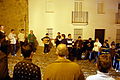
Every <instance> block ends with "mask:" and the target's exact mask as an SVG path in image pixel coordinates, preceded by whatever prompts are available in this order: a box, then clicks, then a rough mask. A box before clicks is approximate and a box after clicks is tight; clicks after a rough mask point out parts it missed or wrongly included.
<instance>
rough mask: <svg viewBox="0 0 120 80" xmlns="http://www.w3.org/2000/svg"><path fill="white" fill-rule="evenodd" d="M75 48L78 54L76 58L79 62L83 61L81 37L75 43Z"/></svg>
mask: <svg viewBox="0 0 120 80" xmlns="http://www.w3.org/2000/svg"><path fill="white" fill-rule="evenodd" d="M74 48H75V51H74V53H75V54H76V57H77V59H78V60H81V59H82V58H81V55H82V52H83V50H82V48H83V41H82V39H81V36H79V37H78V39H77V40H76V41H75V43H74Z"/></svg>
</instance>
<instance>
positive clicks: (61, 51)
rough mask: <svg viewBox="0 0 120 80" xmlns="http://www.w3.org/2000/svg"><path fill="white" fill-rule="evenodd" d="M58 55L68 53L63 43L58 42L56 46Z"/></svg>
mask: <svg viewBox="0 0 120 80" xmlns="http://www.w3.org/2000/svg"><path fill="white" fill-rule="evenodd" d="M57 54H58V56H61V57H64V56H67V55H68V49H67V46H66V45H65V44H59V45H58V47H57Z"/></svg>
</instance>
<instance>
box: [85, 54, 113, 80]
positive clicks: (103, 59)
mask: <svg viewBox="0 0 120 80" xmlns="http://www.w3.org/2000/svg"><path fill="white" fill-rule="evenodd" d="M96 66H97V68H98V71H97V74H96V75H92V76H89V77H87V79H86V80H115V79H113V78H112V77H110V76H109V70H110V69H111V58H110V55H109V54H102V55H100V56H99V57H98V61H97V65H96Z"/></svg>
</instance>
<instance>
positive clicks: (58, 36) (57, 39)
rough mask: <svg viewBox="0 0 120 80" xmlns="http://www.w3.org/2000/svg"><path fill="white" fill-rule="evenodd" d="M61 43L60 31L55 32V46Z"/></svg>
mask: <svg viewBox="0 0 120 80" xmlns="http://www.w3.org/2000/svg"><path fill="white" fill-rule="evenodd" d="M60 43H61V35H60V32H58V33H57V36H56V38H55V44H56V47H57V46H58V45H59V44H60Z"/></svg>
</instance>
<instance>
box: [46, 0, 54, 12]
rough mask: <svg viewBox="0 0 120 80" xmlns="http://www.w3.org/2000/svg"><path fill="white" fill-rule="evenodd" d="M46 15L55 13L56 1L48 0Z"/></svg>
mask: <svg viewBox="0 0 120 80" xmlns="http://www.w3.org/2000/svg"><path fill="white" fill-rule="evenodd" d="M46 13H54V0H46Z"/></svg>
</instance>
